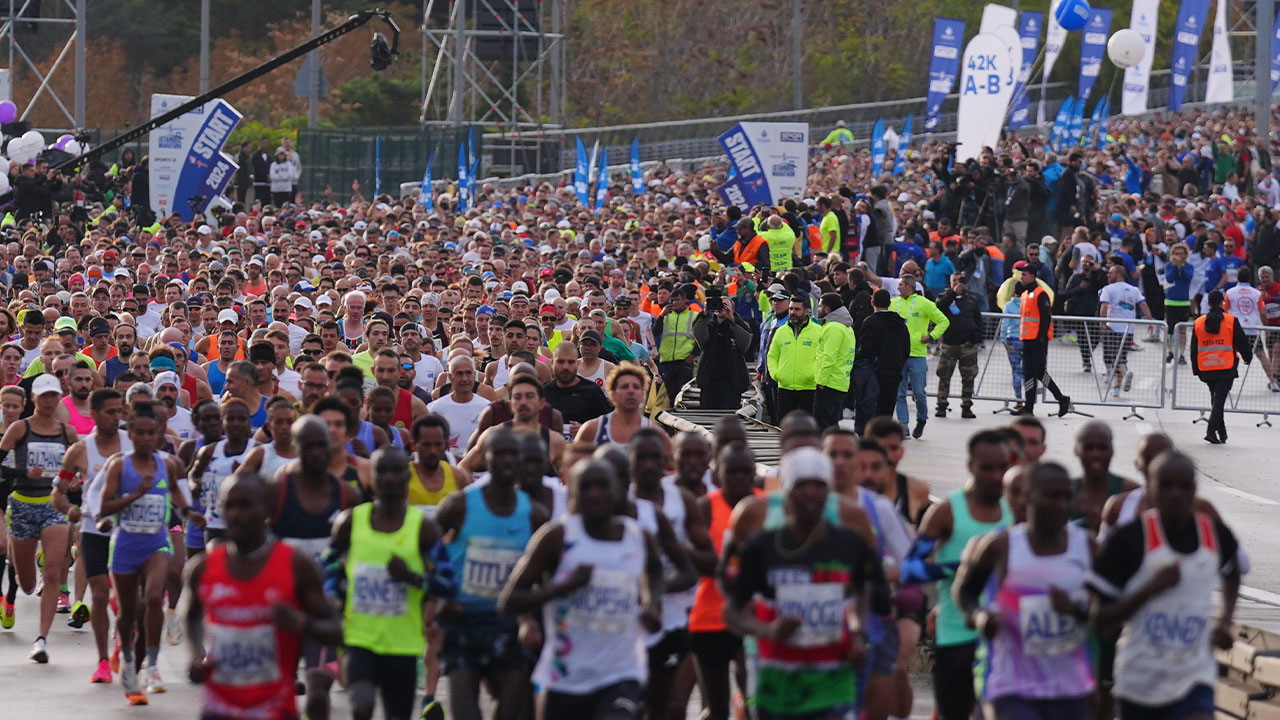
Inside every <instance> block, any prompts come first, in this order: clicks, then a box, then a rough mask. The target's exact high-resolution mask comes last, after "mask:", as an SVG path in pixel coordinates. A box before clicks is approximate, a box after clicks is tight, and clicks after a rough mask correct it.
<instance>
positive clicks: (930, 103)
mask: <svg viewBox="0 0 1280 720" xmlns="http://www.w3.org/2000/svg"><path fill="white" fill-rule="evenodd" d="M963 43H964V23H963V22H962V21H960V20H952V19H951V18H935V19H934V21H933V50H932V52H930V54H929V93H928V96H927V98H926V99H925V116H924V130H925V132H933V131H934V130H937V129H938V120H939V119H940V118H941V116H942V101H943V100H946V99H947V95H948V94H950V93H951V89H952V88H953V87H955V84H956V75H957V74H958V73H959V71H960V49H961V47H962V46H963Z"/></svg>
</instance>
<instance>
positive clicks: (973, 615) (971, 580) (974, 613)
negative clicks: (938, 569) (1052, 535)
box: [951, 531, 1009, 638]
mask: <svg viewBox="0 0 1280 720" xmlns="http://www.w3.org/2000/svg"><path fill="white" fill-rule="evenodd" d="M1008 548H1009V535H1008V533H1005V532H1002V531H993V532H989V533H984V534H982V535H979V536H978V537H976V538H974V539H973V540H971V541H969V544H968V545H966V546H965V549H964V555H963V557H961V559H960V568H959V570H957V571H956V579H955V582H954V583H953V584H952V586H951V598H952V600H954V601H955V604H956V607H957V608H959V609H960V612H961V613H962V614H963V615H964V617H965V622H966V623H968V624H969V626H970V627H972V628H975V629H976V630H978V631H979V632H981V633H982V634H983V635H984V636H986V637H988V638H990V637H991V636H992V635H993V634H994V633H995V631H996V628H997V623H996V622H994V621H995V619H996V616H995V614H994V613H993V612H991V611H990V610H987V609H985V608H983V607H982V604H981V602H982V601H981V597H982V592H983V590H985V589H986V586H987V581H988V580H989V579H990V578H991V574H992V573H994V572H996V568H997V565H998V564H999V563H1000V559H1001V558H1003V557H1005V555H1006V554H1007V553H1008Z"/></svg>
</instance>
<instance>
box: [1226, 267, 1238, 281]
mask: <svg viewBox="0 0 1280 720" xmlns="http://www.w3.org/2000/svg"><path fill="white" fill-rule="evenodd" d="M1238 273H1239V268H1227V282H1235V281H1236V277H1238Z"/></svg>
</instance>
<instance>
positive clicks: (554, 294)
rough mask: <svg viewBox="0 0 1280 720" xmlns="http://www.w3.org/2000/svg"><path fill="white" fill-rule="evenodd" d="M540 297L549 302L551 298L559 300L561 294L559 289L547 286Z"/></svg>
mask: <svg viewBox="0 0 1280 720" xmlns="http://www.w3.org/2000/svg"><path fill="white" fill-rule="evenodd" d="M542 297H543V299H544V300H546V301H547V302H551V301H552V300H559V299H560V297H561V295H560V291H559V290H557V289H555V288H547V292H546V293H545V294H544V295H543V296H542Z"/></svg>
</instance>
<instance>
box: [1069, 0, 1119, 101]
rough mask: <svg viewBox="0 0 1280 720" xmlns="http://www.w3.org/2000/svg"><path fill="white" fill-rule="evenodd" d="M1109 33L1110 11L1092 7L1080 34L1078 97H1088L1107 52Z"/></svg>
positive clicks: (1083, 98)
mask: <svg viewBox="0 0 1280 720" xmlns="http://www.w3.org/2000/svg"><path fill="white" fill-rule="evenodd" d="M1110 34H1111V11H1110V10H1104V9H1100V8H1093V9H1091V10H1090V11H1089V20H1088V22H1086V23H1085V25H1084V31H1083V32H1082V34H1081V36H1080V92H1079V93H1077V94H1078V95H1079V96H1080V99H1082V100H1085V99H1088V97H1089V91H1090V90H1092V89H1093V82H1094V81H1095V80H1097V79H1098V71H1099V70H1101V69H1102V57H1103V55H1105V54H1106V52H1107V36H1108V35H1110Z"/></svg>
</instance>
